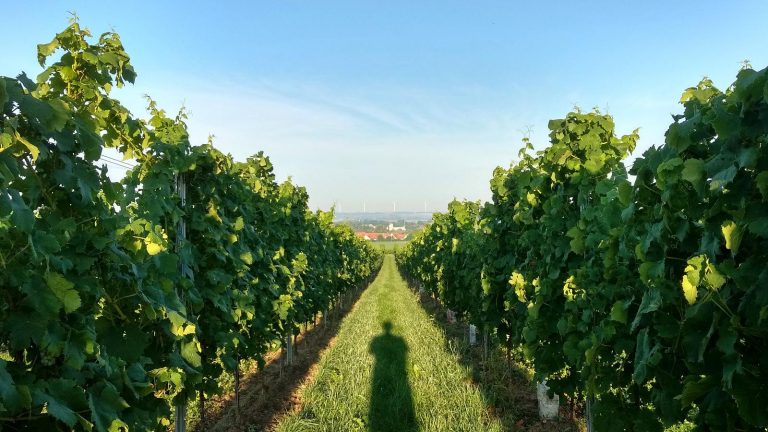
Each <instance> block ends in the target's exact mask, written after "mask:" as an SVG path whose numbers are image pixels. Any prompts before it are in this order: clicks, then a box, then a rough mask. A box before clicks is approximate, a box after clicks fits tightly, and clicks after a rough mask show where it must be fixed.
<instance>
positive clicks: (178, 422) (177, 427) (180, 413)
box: [173, 174, 190, 432]
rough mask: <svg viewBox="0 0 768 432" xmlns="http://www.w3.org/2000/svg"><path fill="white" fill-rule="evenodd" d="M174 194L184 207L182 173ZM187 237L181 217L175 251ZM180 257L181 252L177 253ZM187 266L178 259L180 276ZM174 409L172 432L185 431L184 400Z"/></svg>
mask: <svg viewBox="0 0 768 432" xmlns="http://www.w3.org/2000/svg"><path fill="white" fill-rule="evenodd" d="M176 194H177V195H178V196H179V199H180V201H181V203H180V204H181V208H185V207H186V205H187V184H186V182H185V181H184V175H182V174H179V175H177V176H176ZM186 237H187V225H186V223H185V222H184V218H181V219H180V220H179V225H178V227H177V228H176V253H179V252H180V249H181V247H182V245H183V243H184V240H186ZM179 256H180V257H181V254H179ZM189 271H190V270H189V267H187V264H186V263H185V262H184V260H183V259H180V260H179V272H180V273H181V277H185V276H186V275H187V273H188V272H189ZM178 295H179V298H180V299H182V300H183V298H184V293H183V292H180V293H178ZM175 411H176V416H175V417H176V418H175V424H174V428H173V430H174V432H186V430H187V405H186V403H185V401H180V402H178V403H177V404H176V407H175Z"/></svg>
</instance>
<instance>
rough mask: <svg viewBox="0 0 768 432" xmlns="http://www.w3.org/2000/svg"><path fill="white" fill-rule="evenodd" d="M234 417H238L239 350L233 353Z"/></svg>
mask: <svg viewBox="0 0 768 432" xmlns="http://www.w3.org/2000/svg"><path fill="white" fill-rule="evenodd" d="M235 361H236V363H235V418H236V419H239V418H240V350H237V352H236V353H235Z"/></svg>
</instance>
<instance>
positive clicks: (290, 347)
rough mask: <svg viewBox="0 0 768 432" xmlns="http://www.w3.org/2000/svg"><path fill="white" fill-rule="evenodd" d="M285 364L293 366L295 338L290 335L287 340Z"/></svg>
mask: <svg viewBox="0 0 768 432" xmlns="http://www.w3.org/2000/svg"><path fill="white" fill-rule="evenodd" d="M285 362H286V364H287V365H288V366H293V336H292V334H290V333H289V334H288V336H287V337H286V338H285Z"/></svg>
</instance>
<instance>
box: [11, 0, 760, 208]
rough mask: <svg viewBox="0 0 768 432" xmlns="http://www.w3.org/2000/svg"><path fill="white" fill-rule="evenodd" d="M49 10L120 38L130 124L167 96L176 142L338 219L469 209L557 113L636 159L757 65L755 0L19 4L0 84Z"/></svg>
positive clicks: (54, 26) (42, 31) (52, 26)
mask: <svg viewBox="0 0 768 432" xmlns="http://www.w3.org/2000/svg"><path fill="white" fill-rule="evenodd" d="M67 11H76V12H77V14H78V15H79V16H80V19H81V23H82V24H84V25H85V26H87V27H89V28H90V29H91V30H92V31H93V32H94V33H96V34H99V33H101V32H104V31H109V30H113V29H114V30H116V31H117V32H118V33H119V34H120V35H121V37H122V38H123V42H124V44H125V46H126V49H127V51H128V52H129V54H130V55H131V57H132V61H133V63H134V66H135V68H136V70H137V72H138V74H139V76H138V79H137V82H136V85H135V86H133V88H129V89H125V90H121V91H119V92H116V93H115V94H116V96H117V97H118V98H120V99H121V100H123V101H124V102H125V103H126V105H128V106H129V107H130V108H131V109H132V111H133V112H134V113H135V114H137V115H143V112H144V105H145V104H144V102H143V100H142V98H141V96H142V95H143V94H149V95H151V96H152V97H154V98H155V99H156V100H158V102H159V103H160V104H161V106H163V107H164V108H166V109H167V110H169V111H175V110H177V109H178V108H179V107H180V106H181V105H182V104H184V105H185V106H186V107H187V109H188V110H189V112H190V118H189V128H190V132H191V134H192V139H193V142H195V143H202V142H204V141H205V140H206V138H207V136H208V135H209V134H213V135H215V136H216V139H215V143H216V145H217V146H218V147H219V148H221V149H222V150H224V151H227V152H229V153H232V154H233V155H234V156H235V158H236V159H241V160H242V159H244V158H245V157H247V156H248V155H250V154H252V153H255V152H257V151H259V150H264V151H265V152H266V153H267V154H268V155H270V156H271V158H272V159H273V162H274V163H275V165H276V169H277V173H278V176H279V177H280V178H286V177H288V176H292V177H293V178H294V180H295V181H296V182H297V183H299V184H301V185H304V186H306V187H307V189H308V190H309V193H310V197H311V200H310V204H311V206H312V207H313V208H315V207H320V208H328V207H330V206H331V205H332V204H333V203H337V204H338V206H340V207H341V210H343V211H359V210H361V209H362V205H363V202H364V201H365V203H366V207H367V210H368V211H379V210H382V211H383V210H389V209H391V208H392V203H393V202H395V201H396V202H397V208H398V210H414V211H421V210H423V208H424V205H425V204H424V203H425V201H426V206H427V208H428V210H430V211H431V210H441V209H444V208H445V206H446V204H447V202H448V201H450V200H451V199H452V198H454V197H457V198H460V199H461V198H468V199H482V200H486V199H488V198H489V196H490V194H489V191H488V181H489V179H490V177H491V173H492V170H493V168H494V167H495V166H497V165H502V166H507V165H508V164H509V163H510V162H511V161H512V160H513V159H514V158H515V156H516V154H517V151H518V149H519V148H520V141H521V138H522V137H523V136H524V134H526V133H529V134H530V136H531V137H532V139H533V141H534V144H535V145H536V146H537V147H543V146H544V145H546V142H547V121H548V120H549V119H552V118H560V117H562V116H564V115H565V114H566V113H567V112H568V111H569V110H571V109H572V108H573V107H574V106H575V105H578V106H580V107H582V108H583V109H590V108H592V107H599V108H600V109H601V110H602V111H604V112H608V113H610V114H612V115H613V116H614V117H615V119H616V123H617V126H618V132H619V133H621V134H624V133H629V132H631V131H632V130H633V129H634V128H640V136H641V141H640V147H639V148H638V150H637V151H636V152H635V155H639V154H641V153H642V151H643V150H644V149H645V148H647V147H648V146H650V145H652V144H660V143H662V142H663V136H664V131H665V130H666V128H667V127H668V125H669V123H670V118H671V117H670V114H673V113H678V112H680V111H681V107H680V105H679V104H678V103H677V102H678V100H679V98H680V94H681V93H682V91H683V90H684V89H685V88H687V87H689V86H692V85H695V84H696V83H697V82H698V81H699V80H700V79H701V78H702V77H703V76H709V77H711V78H712V79H713V80H714V81H715V83H716V85H718V86H720V87H721V88H724V87H726V86H728V85H729V84H730V83H731V82H732V81H733V79H734V77H735V74H736V72H737V71H738V69H739V67H740V62H741V61H743V60H745V59H749V60H750V61H751V63H752V65H753V66H754V67H756V68H763V67H766V66H768V50H766V46H768V31H766V23H767V22H768V21H766V18H768V2H765V1H731V2H714V1H677V2H668V1H639V2H624V1H580V2H565V1H563V2H544V1H539V2H513V1H498V2H491V1H472V2H470V1H447V0H443V1H420V2H414V1H387V2H373V1H361V0H358V1H325V2H320V1H311V2H310V1H298V0H296V1H287V0H284V1H270V2H266V1H264V2H250V1H242V2H223V1H221V2H202V1H184V2H181V1H179V2H173V1H152V2H149V1H147V2H144V1H138V0H134V1H131V2H128V3H115V2H106V1H103V0H102V1H99V2H84V1H83V2H76V1H62V0H59V1H48V2H43V1H34V0H33V1H30V2H10V3H8V4H5V5H3V17H2V18H0V21H2V25H0V38H2V40H4V41H5V43H4V44H3V54H2V55H1V56H0V75H9V76H12V75H16V74H17V73H18V72H19V71H21V70H25V71H27V72H28V73H30V74H32V73H37V72H38V71H39V66H38V65H37V64H36V56H35V49H36V48H35V46H36V44H37V43H41V42H47V41H49V40H50V39H51V38H52V36H53V35H54V33H55V32H57V31H59V30H61V29H63V28H64V27H65V26H66V24H67V19H68V14H67ZM111 169H112V168H111ZM114 169H115V170H116V173H117V172H119V168H114Z"/></svg>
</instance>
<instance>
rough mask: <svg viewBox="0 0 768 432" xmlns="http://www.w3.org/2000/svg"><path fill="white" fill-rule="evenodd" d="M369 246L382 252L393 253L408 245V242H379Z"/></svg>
mask: <svg viewBox="0 0 768 432" xmlns="http://www.w3.org/2000/svg"><path fill="white" fill-rule="evenodd" d="M371 244H372V245H374V246H375V247H377V248H379V249H381V250H384V251H393V250H397V249H399V248H401V247H403V246H405V245H406V244H408V240H379V241H374V242H371Z"/></svg>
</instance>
